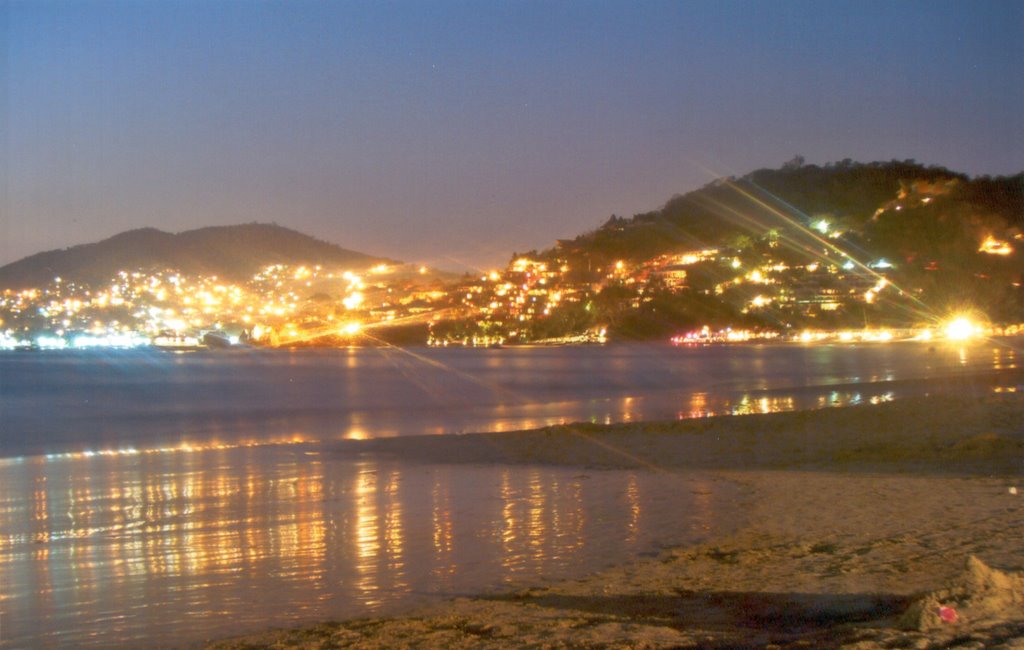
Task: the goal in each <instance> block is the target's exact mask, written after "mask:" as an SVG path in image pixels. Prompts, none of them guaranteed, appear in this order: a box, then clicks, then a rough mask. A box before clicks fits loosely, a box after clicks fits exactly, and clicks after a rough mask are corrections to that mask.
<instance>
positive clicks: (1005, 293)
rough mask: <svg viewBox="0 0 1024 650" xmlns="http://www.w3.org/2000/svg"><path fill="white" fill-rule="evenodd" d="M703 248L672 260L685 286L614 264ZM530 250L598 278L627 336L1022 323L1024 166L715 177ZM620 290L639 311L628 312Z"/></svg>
mask: <svg viewBox="0 0 1024 650" xmlns="http://www.w3.org/2000/svg"><path fill="white" fill-rule="evenodd" d="M701 250H704V251H708V250H715V251H716V254H715V255H714V256H713V258H711V257H709V258H708V259H706V260H705V261H702V262H699V263H692V262H686V263H685V270H683V267H682V266H677V267H675V268H677V269H679V272H678V276H680V277H681V276H683V275H684V274H685V278H686V279H685V283H684V284H682V283H676V285H675V286H674V287H673V288H669V289H666V288H665V287H664V286H663V285H662V284H660V283H658V282H653V283H652V282H650V281H647V282H637V281H636V278H634V279H626V278H623V280H622V281H619V280H616V278H615V277H614V274H609V272H608V269H609V268H610V267H612V266H613V265H615V264H620V265H621V264H625V268H627V269H629V268H637V269H640V268H651V269H654V270H653V272H652V274H651V275H652V277H654V276H660V277H667V275H671V272H670V271H671V267H669V268H668V269H667V270H666V267H665V264H669V265H671V264H672V263H673V262H671V260H670V259H669V258H670V257H671V256H677V255H679V254H682V253H685V252H687V251H690V252H693V251H701ZM529 255H530V256H535V257H537V258H538V259H542V260H544V261H546V262H548V263H549V264H551V265H557V266H559V267H566V268H570V269H572V270H573V271H572V274H571V275H572V277H570V278H568V280H569V281H571V282H575V283H578V284H579V285H585V284H586V283H590V286H593V287H595V288H596V294H595V295H596V298H597V300H595V303H594V306H595V307H597V308H600V309H599V311H598V312H597V313H598V314H599V316H598V318H599V319H602V320H604V321H608V322H609V323H610V325H611V329H612V331H618V332H619V333H620V334H623V335H636V336H640V337H644V336H648V335H649V333H650V332H657V333H658V334H659V335H660V334H664V333H665V332H669V331H672V330H673V329H674V328H676V327H679V326H685V325H688V324H695V323H701V322H703V323H721V324H730V323H731V324H736V323H740V322H742V323H747V324H750V325H763V326H768V327H779V326H783V327H788V326H794V325H797V324H801V323H805V324H806V323H808V322H817V323H819V324H821V325H828V326H841V325H846V326H850V325H855V324H857V323H861V324H863V323H865V322H874V323H891V324H902V323H915V322H924V321H929V320H934V319H937V318H941V315H942V314H948V313H950V312H953V311H957V310H963V309H969V310H976V311H979V312H982V313H983V314H985V315H986V316H987V317H989V318H992V319H993V320H999V321H1002V322H1011V321H1013V322H1019V321H1020V320H1024V289H1022V284H1024V173H1022V174H1017V175H1015V176H1009V177H996V178H992V177H978V178H970V177H968V176H966V175H964V174H960V173H957V172H953V171H950V170H948V169H945V168H942V167H926V166H923V165H920V164H917V163H915V162H914V161H902V162H901V161H892V162H884V163H883V162H876V163H868V164H863V163H854V162H851V161H849V160H846V161H843V162H840V163H835V164H829V165H825V166H816V165H805V164H803V161H802V160H799V159H797V160H794V161H793V162H790V163H787V164H786V165H783V166H782V167H781V168H780V169H761V170H758V171H754V172H752V173H750V174H747V175H745V176H742V177H739V178H736V177H733V178H722V179H717V180H716V181H714V182H712V183H710V184H708V185H706V186H705V187H702V188H700V189H698V190H695V191H693V192H690V193H688V194H685V195H677V196H675V197H673V198H672V199H670V200H669V201H668V202H667V203H665V205H664V206H663V207H662V208H660V209H659V210H655V211H652V212H647V213H643V214H637V215H635V216H634V217H632V218H630V219H627V218H623V217H618V216H615V215H613V216H612V217H611V218H610V219H608V220H607V221H606V222H605V223H604V225H602V226H601V227H600V228H598V229H597V230H594V231H592V232H588V233H585V234H582V235H580V236H578V237H576V238H575V239H572V240H562V241H560V242H559V243H558V246H556V247H554V248H551V249H549V250H546V251H541V252H539V253H537V252H534V253H531V254H529ZM653 260H660V262H658V263H653V262H652V261H653ZM665 260H669V261H668V262H666V261H665ZM676 264H678V262H676ZM751 269H756V270H757V271H756V273H755V274H754V275H749V274H750V273H751ZM641 274H642V273H641ZM666 274H667V275H666ZM883 279H884V280H885V282H884V283H882V284H881V286H879V287H878V289H879V290H875V291H873V292H868V291H867V289H868V288H870V287H871V286H873V285H876V284H878V283H879V282H880V281H881V280H883ZM881 288H886V289H885V291H880V289H881ZM640 289H643V291H640ZM638 292H640V293H642V294H643V295H642V297H639V298H638V295H639V294H638ZM622 299H628V300H631V301H632V303H633V304H634V305H636V304H640V307H639V308H638V309H632V310H630V309H622V306H621V304H620V303H621V302H622ZM755 299H756V300H755ZM751 301H755V302H754V303H753V304H752V303H751ZM821 306H827V308H828V310H829V311H827V313H826V312H823V311H822V308H821ZM591 313H594V310H591ZM601 314H603V316H601ZM627 321H628V322H627Z"/></svg>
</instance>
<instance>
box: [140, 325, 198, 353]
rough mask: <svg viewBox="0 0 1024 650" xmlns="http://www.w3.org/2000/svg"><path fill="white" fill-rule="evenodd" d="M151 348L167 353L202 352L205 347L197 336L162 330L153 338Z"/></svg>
mask: <svg viewBox="0 0 1024 650" xmlns="http://www.w3.org/2000/svg"><path fill="white" fill-rule="evenodd" d="M153 347H155V348H157V349H160V350H166V351H168V352H186V351H189V350H204V349H206V347H207V346H206V344H205V343H204V342H203V341H202V340H201V339H200V338H199V337H198V336H193V335H191V334H182V333H180V332H173V331H170V330H164V331H162V332H160V333H159V334H157V335H156V336H154V337H153Z"/></svg>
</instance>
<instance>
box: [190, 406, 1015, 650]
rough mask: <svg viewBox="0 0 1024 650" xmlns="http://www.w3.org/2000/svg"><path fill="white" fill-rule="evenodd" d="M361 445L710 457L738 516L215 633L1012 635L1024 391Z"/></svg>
mask: <svg viewBox="0 0 1024 650" xmlns="http://www.w3.org/2000/svg"><path fill="white" fill-rule="evenodd" d="M351 451H352V450H351V449H346V450H345V453H351ZM361 451H363V452H366V453H385V454H389V455H393V456H396V457H403V458H410V459H421V460H424V461H429V462H436V461H437V460H440V459H441V458H445V459H447V460H448V461H449V462H515V463H539V462H543V463H559V464H563V463H564V464H574V465H584V466H590V467H644V468H647V469H648V470H649V471H666V472H673V471H682V470H685V469H686V468H702V469H712V470H716V472H715V476H716V478H715V480H717V481H725V482H730V483H735V484H738V485H739V486H740V488H741V489H740V490H739V492H738V493H739V496H738V497H737V499H738V501H739V503H737V504H736V505H737V506H739V508H738V510H739V511H740V512H742V513H743V521H742V523H741V525H739V526H738V527H737V528H734V529H733V530H735V532H733V533H730V534H727V535H724V536H722V537H720V538H716V539H713V540H711V541H709V542H706V543H704V544H701V545H698V546H685V547H679V548H674V549H671V550H667V551H664V552H662V553H660V554H659V555H658V556H656V557H644V558H640V559H638V560H636V561H635V562H632V563H630V564H628V565H624V566H618V567H615V568H612V569H609V570H607V571H603V572H600V573H597V574H594V575H590V576H588V577H586V578H583V579H579V580H571V581H552V582H550V583H548V584H539V585H534V586H531V587H529V588H523V589H518V590H515V591H512V592H508V593H496V594H482V595H479V596H476V597H472V598H460V599H456V600H453V601H450V602H447V603H444V604H442V605H435V606H430V607H428V608H423V609H419V610H416V611H411V612H407V613H404V614H402V615H400V616H394V617H384V618H375V619H360V620H354V621H346V622H342V623H324V624H321V625H318V626H314V627H310V628H304V629H299V630H277V631H269V632H265V633H261V634H256V635H252V636H248V637H243V638H237V639H230V640H225V641H220V642H217V643H214V644H212V645H211V646H210V647H211V648H221V649H224V648H332V647H352V648H403V647H405V648H677V647H678V648H690V647H694V648H838V647H846V648H1021V649H1024V578H1022V573H1021V572H1022V571H1024V471H1022V470H1024V396H1020V395H1017V394H1010V395H998V396H992V397H988V398H982V399H978V398H966V397H965V398H960V399H949V398H940V397H933V398H912V399H907V400H901V401H897V402H892V403H887V404H881V405H877V406H864V407H853V408H844V409H832V410H824V411H813V412H801V413H784V414H775V415H763V416H762V415H752V416H741V417H731V418H712V419H707V420H700V421H690V422H674V423H663V424H658V423H650V424H631V425H621V426H612V427H595V426H590V425H585V426H584V425H575V426H566V427H554V428H549V429H545V430H541V431H534V432H518V433H506V434H488V435H481V436H468V435H467V436H458V437H451V438H434V439H427V438H425V439H395V440H387V441H373V442H372V444H370V445H365V446H364V447H362V448H361Z"/></svg>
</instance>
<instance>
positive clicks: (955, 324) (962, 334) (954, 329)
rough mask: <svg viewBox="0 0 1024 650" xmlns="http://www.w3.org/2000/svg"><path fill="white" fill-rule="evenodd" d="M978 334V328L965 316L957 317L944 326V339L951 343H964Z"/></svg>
mask: <svg viewBox="0 0 1024 650" xmlns="http://www.w3.org/2000/svg"><path fill="white" fill-rule="evenodd" d="M979 332H980V328H979V327H978V326H977V325H976V324H975V323H974V322H972V321H971V319H969V318H967V317H966V316H959V317H957V318H954V319H953V320H951V321H950V322H949V323H947V324H946V338H947V339H949V340H951V341H966V340H967V339H969V338H972V337H974V336H977V335H978V333H979Z"/></svg>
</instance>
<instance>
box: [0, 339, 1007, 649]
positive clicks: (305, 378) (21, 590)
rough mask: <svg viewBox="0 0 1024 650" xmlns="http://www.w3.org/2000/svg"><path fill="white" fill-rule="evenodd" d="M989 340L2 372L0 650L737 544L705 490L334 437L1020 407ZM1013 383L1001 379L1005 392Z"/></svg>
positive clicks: (216, 622)
mask: <svg viewBox="0 0 1024 650" xmlns="http://www.w3.org/2000/svg"><path fill="white" fill-rule="evenodd" d="M1017 356H1018V353H1017V352H1016V351H1015V350H1014V349H1013V348H1012V347H1010V346H1006V345H1000V344H993V343H986V344H977V345H974V346H969V347H946V346H941V345H937V346H934V347H930V346H927V345H923V344H890V345H866V346H806V347H805V346H798V345H793V346H787V345H776V346H738V347H709V348H673V347H668V346H660V345H623V346H608V347H574V348H542V347H538V348H507V349H495V350H465V349H446V350H436V349H435V350H427V349H408V350H400V349H397V348H392V349H351V350H326V351H296V352H287V351H257V350H237V351H230V352H225V353H214V352H202V353H188V354H169V353H160V352H155V351H131V352H127V351H122V352H105V353H103V352H89V353H73V352H52V353H51V352H40V353H27V352H24V353H22V352H12V353H5V354H2V355H0V647H4V648H7V647H11V648H15V647H17V648H20V647H58V646H63V647H69V646H74V647H79V646H95V647H137V646H140V645H150V646H154V645H155V646H168V645H187V644H192V643H196V642H201V641H202V640H204V639H210V638H216V637H218V636H223V635H228V634H235V633H243V632H249V631H256V630H259V629H263V628H265V627H267V626H270V625H291V624H298V623H303V622H310V621H316V620H323V619H329V618H341V617H350V616H357V615H365V614H371V613H379V612H388V611H394V610H395V609H396V608H402V607H407V606H409V605H412V604H416V603H419V602H424V601H427V600H430V599H436V598H441V597H447V596H451V595H458V594H464V593H477V592H480V591H486V590H489V589H495V588H499V587H502V586H507V585H510V584H520V583H522V584H527V583H531V582H536V581H537V580H540V579H543V578H558V577H568V576H572V575H580V574H583V573H586V572H589V571H592V570H595V569H597V568H600V567H602V566H604V565H606V564H610V563H618V562H622V561H626V560H628V559H629V558H630V557H635V556H636V555H637V554H640V553H645V552H652V551H655V550H656V549H657V548H659V546H661V545H665V544H678V543H683V542H688V541H695V540H699V539H701V538H702V537H704V536H707V535H709V534H711V533H714V532H717V531H720V530H721V529H722V528H723V527H728V526H730V525H734V524H735V522H736V521H737V513H736V511H735V501H736V494H735V492H734V489H733V488H731V487H729V486H728V485H726V484H723V483H722V482H720V481H711V480H709V479H708V478H707V477H706V476H702V475H701V474H699V473H686V474H650V473H646V472H635V471H583V470H579V469H563V468H551V467H501V466H493V465H487V466H475V465H458V466H455V465H452V466H448V465H428V464H416V463H398V462H395V461H388V460H384V459H380V458H374V457H372V456H369V455H365V454H363V455H356V456H351V457H346V456H343V455H341V454H340V452H337V451H333V452H332V451H327V450H325V449H322V448H320V447H319V446H318V444H317V443H319V442H326V441H331V440H337V439H342V438H366V437H375V436H397V435H416V434H447V433H456V432H466V431H501V430H514V429H522V428H530V427H537V426H542V425H546V424H553V423H562V422H570V421H582V420H586V421H595V422H611V421H630V420H643V419H665V418H671V419H674V418H683V417H700V416H705V415H711V414H739V413H750V412H771V411H780V410H791V409H796V408H815V407H827V406H842V405H848V404H856V403H867V402H879V401H887V400H890V399H894V398H898V397H901V396H904V395H910V394H918V393H924V392H941V391H943V390H957V391H962V390H964V389H965V387H966V388H968V389H970V388H971V387H976V388H977V390H979V391H989V390H992V389H993V388H996V389H1015V388H1017V386H1016V385H1015V384H1014V385H1006V386H1002V385H1000V382H1001V381H1003V379H1006V380H1008V381H1011V384H1012V377H1018V376H1019V375H1018V374H1017V372H1016V368H1017V365H1018V358H1017ZM1002 375H1006V376H1005V377H1003V376H1002Z"/></svg>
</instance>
